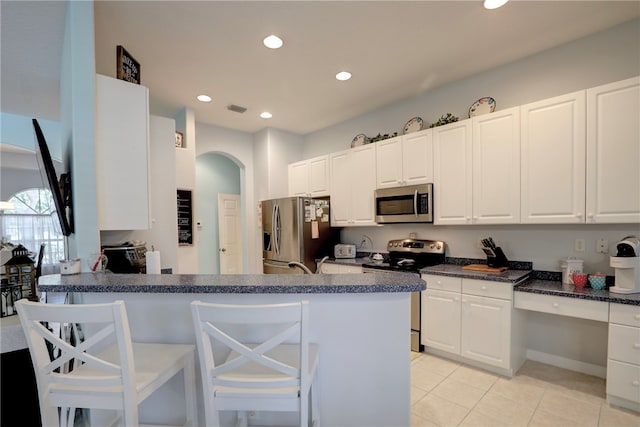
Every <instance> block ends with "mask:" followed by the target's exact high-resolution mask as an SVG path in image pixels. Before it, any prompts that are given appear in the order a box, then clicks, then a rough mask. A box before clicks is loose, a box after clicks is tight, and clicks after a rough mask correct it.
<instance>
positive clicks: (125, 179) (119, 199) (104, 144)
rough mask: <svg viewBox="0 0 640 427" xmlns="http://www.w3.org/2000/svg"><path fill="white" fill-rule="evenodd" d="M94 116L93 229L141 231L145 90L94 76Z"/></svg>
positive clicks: (145, 187)
mask: <svg viewBox="0 0 640 427" xmlns="http://www.w3.org/2000/svg"><path fill="white" fill-rule="evenodd" d="M95 117H96V144H95V147H96V148H95V151H96V184H97V209H98V228H99V229H100V230H147V229H149V228H151V208H150V205H151V199H150V195H149V169H150V166H149V90H148V89H147V88H146V87H144V86H141V85H137V84H133V83H129V82H125V81H123V80H117V79H113V78H111V77H106V76H102V75H96V116H95Z"/></svg>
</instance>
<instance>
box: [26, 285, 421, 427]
mask: <svg viewBox="0 0 640 427" xmlns="http://www.w3.org/2000/svg"><path fill="white" fill-rule="evenodd" d="M425 288H426V285H425V282H424V281H422V280H421V279H419V278H418V277H417V276H413V275H388V274H346V275H345V274H340V275H333V274H321V275H275V274H272V275H127V274H110V273H98V274H92V273H82V274H76V275H65V276H60V275H51V276H43V277H41V278H40V280H39V283H38V290H39V291H40V292H43V293H46V296H47V297H49V296H51V294H54V295H55V294H58V295H59V294H65V293H66V294H67V295H68V296H69V301H70V302H72V303H101V302H108V301H114V300H123V301H124V302H125V304H126V308H127V315H128V318H129V324H130V328H131V335H132V338H133V340H134V341H157V342H165V343H195V336H194V332H193V325H192V321H191V312H190V308H189V303H190V302H191V301H193V300H201V301H204V302H218V303H235V304H257V303H279V302H289V301H296V300H303V299H306V300H308V301H309V304H310V338H311V341H312V342H316V343H318V344H319V345H320V365H319V390H320V391H319V393H320V418H321V419H322V423H323V424H325V425H340V426H363V425H367V426H389V425H394V426H409V425H410V401H411V399H410V358H409V352H408V349H409V341H410V336H409V330H410V328H409V325H410V293H411V292H417V291H423V290H424V289H425ZM87 333H88V334H90V331H88V332H87ZM197 378H199V374H198V377H197ZM175 387H176V389H175V391H176V392H180V390H181V387H180V382H179V381H178V382H176V384H175ZM198 389H199V390H200V384H198ZM172 391H173V390H172ZM201 396H202V393H201V390H200V393H199V400H200V402H199V418H200V419H201V420H202V419H204V418H203V407H202V405H203V402H202V397H201ZM152 398H153V397H152ZM159 400H161V399H159ZM175 400H177V399H173V402H172V399H170V398H167V399H165V400H163V401H153V402H148V403H150V405H148V406H146V407H144V406H143V407H142V408H141V413H142V415H147V414H153V416H154V417H157V418H159V420H158V421H169V422H171V421H173V419H174V418H175V417H176V416H177V417H180V414H181V412H180V411H181V410H182V408H181V407H180V405H179V404H177V403H176V402H175ZM143 419H145V418H143ZM177 419H178V420H179V418H177Z"/></svg>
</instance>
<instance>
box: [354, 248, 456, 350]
mask: <svg viewBox="0 0 640 427" xmlns="http://www.w3.org/2000/svg"><path fill="white" fill-rule="evenodd" d="M444 247H445V243H444V242H442V241H438V240H420V239H400V240H390V241H389V243H388V244H387V250H388V251H389V254H388V256H385V257H384V260H383V261H381V262H370V263H365V264H363V265H362V270H363V272H365V273H400V274H419V271H420V269H422V268H424V267H429V266H432V265H438V264H443V263H444V261H445V253H444ZM420 299H421V298H420V292H413V293H412V294H411V350H413V351H422V345H421V344H420V315H421V313H420V312H421V308H420Z"/></svg>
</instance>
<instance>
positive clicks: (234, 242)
mask: <svg viewBox="0 0 640 427" xmlns="http://www.w3.org/2000/svg"><path fill="white" fill-rule="evenodd" d="M218 240H219V242H220V243H219V244H220V247H219V248H218V254H219V255H220V257H219V258H220V274H240V273H242V235H241V232H240V195H238V194H224V193H218Z"/></svg>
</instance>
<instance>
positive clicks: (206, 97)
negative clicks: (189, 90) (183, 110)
mask: <svg viewBox="0 0 640 427" xmlns="http://www.w3.org/2000/svg"><path fill="white" fill-rule="evenodd" d="M197 98H198V101H200V102H211V97H210V96H209V95H198V96H197Z"/></svg>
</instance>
